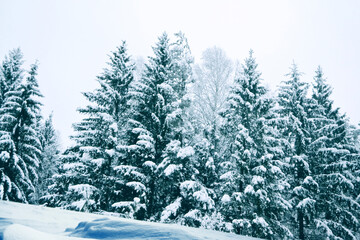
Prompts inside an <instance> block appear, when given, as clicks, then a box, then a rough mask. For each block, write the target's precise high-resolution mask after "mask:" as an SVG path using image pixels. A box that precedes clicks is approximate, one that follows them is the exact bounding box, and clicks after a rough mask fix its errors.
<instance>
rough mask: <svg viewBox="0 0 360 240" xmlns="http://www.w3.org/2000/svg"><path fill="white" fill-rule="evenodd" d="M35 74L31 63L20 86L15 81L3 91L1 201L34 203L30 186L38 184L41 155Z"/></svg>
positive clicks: (35, 69) (0, 136)
mask: <svg viewBox="0 0 360 240" xmlns="http://www.w3.org/2000/svg"><path fill="white" fill-rule="evenodd" d="M19 55H21V54H20V53H19ZM16 56H17V55H16ZM19 61H20V62H21V60H19ZM18 72H21V70H18ZM36 75H37V65H36V64H34V65H32V66H31V69H30V71H29V72H28V77H27V78H26V80H25V81H24V82H23V83H20V79H19V80H18V81H19V85H17V86H13V89H12V90H9V91H8V92H6V94H5V99H4V102H3V105H2V107H1V109H0V129H1V132H0V139H1V140H0V149H1V167H0V169H1V178H0V179H1V191H0V192H1V196H0V197H1V199H6V200H14V201H21V202H28V201H30V202H34V201H35V200H36V199H35V196H36V195H34V192H35V187H34V185H35V184H36V183H37V181H38V174H37V168H38V167H39V161H40V156H41V144H40V140H39V138H38V134H37V130H36V127H37V125H38V122H37V121H38V120H39V119H40V106H41V103H40V102H39V97H42V95H41V94H40V92H39V89H38V84H37V80H36Z"/></svg>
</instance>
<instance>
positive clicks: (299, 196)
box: [278, 64, 318, 239]
mask: <svg viewBox="0 0 360 240" xmlns="http://www.w3.org/2000/svg"><path fill="white" fill-rule="evenodd" d="M287 76H288V77H289V79H288V80H287V81H284V82H283V85H282V86H280V89H279V96H278V99H279V102H278V103H279V105H280V115H281V117H282V118H283V119H284V120H285V121H284V124H283V127H282V130H283V131H282V132H283V136H284V137H285V139H286V140H287V141H288V142H289V144H290V146H291V151H290V152H288V156H289V157H290V169H289V170H290V171H289V172H288V176H289V183H290V185H291V196H290V198H291V200H290V202H291V204H292V205H293V209H294V214H293V222H294V223H296V224H295V225H294V227H295V226H297V227H295V229H294V231H295V232H297V234H298V236H299V239H305V236H306V235H307V234H308V233H307V232H306V230H309V229H310V228H312V227H313V221H312V220H313V217H314V211H315V202H316V201H315V195H316V194H317V191H318V184H317V183H316V181H315V180H314V179H313V177H312V172H311V169H310V166H309V161H310V160H311V159H309V149H308V145H309V144H310V143H311V141H312V136H311V129H312V128H311V127H312V122H313V119H312V118H311V115H310V113H309V112H310V109H311V105H310V103H309V99H308V98H307V97H306V95H307V90H308V84H307V83H305V82H302V81H301V80H300V77H301V73H300V72H299V71H298V69H297V66H296V65H295V64H293V66H292V68H291V71H290V73H289V74H288V75H287ZM296 229H297V230H296ZM309 231H310V232H311V230H309Z"/></svg>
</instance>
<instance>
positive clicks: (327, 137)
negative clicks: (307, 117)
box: [310, 67, 360, 239]
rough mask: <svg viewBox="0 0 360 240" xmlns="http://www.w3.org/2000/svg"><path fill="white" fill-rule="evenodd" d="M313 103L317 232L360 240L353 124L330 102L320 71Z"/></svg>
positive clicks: (313, 162) (322, 236)
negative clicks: (315, 118) (351, 125)
mask: <svg viewBox="0 0 360 240" xmlns="http://www.w3.org/2000/svg"><path fill="white" fill-rule="evenodd" d="M314 80H315V84H314V85H313V94H312V99H313V100H314V105H315V106H316V113H317V119H320V120H321V121H319V120H318V121H316V131H314V135H315V140H314V141H313V142H312V144H311V145H310V147H311V149H312V151H313V152H312V153H313V154H312V156H311V161H310V167H311V169H312V171H313V174H314V178H315V180H316V181H317V183H318V184H319V194H318V195H317V209H316V210H317V219H316V223H317V229H319V230H320V233H319V237H321V238H324V237H326V238H329V239H357V237H358V236H359V234H360V232H359V230H358V229H359V228H360V225H359V224H360V223H359V219H360V214H359V213H360V205H359V202H357V201H356V199H355V198H356V188H355V186H356V177H357V176H356V175H355V172H356V169H359V168H358V161H359V159H360V157H359V153H358V151H357V149H356V146H355V143H354V142H353V139H352V136H351V133H350V131H349V130H350V129H349V123H348V122H347V120H346V119H345V116H342V115H340V113H339V109H337V108H334V107H333V101H332V100H331V99H330V96H331V93H332V89H331V87H330V85H329V84H328V83H327V82H326V79H325V78H324V75H323V72H322V69H321V68H320V67H318V69H317V70H316V75H315V77H314Z"/></svg>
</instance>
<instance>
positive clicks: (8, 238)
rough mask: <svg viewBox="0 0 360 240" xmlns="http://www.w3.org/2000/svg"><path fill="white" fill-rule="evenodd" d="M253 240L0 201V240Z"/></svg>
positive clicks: (212, 232) (205, 231) (214, 232)
mask: <svg viewBox="0 0 360 240" xmlns="http://www.w3.org/2000/svg"><path fill="white" fill-rule="evenodd" d="M35 239H36V240H42V239H44V240H76V239H109V240H110V239H111V240H114V239H124V240H126V239H160V240H161V239H174V240H177V239H179V240H180V239H185V240H200V239H209V240H210V239H219V240H230V239H234V240H236V239H239V240H240V239H242V240H249V239H254V238H250V237H243V236H239V235H235V234H228V233H221V232H216V231H210V230H204V229H196V228H189V227H184V226H178V225H173V224H160V223H151V222H143V221H136V220H130V219H123V218H117V217H112V216H103V215H96V214H89V213H80V212H72V211H66V210H60V209H53V208H46V207H42V206H33V205H26V204H20V203H13V202H5V201H0V240H35Z"/></svg>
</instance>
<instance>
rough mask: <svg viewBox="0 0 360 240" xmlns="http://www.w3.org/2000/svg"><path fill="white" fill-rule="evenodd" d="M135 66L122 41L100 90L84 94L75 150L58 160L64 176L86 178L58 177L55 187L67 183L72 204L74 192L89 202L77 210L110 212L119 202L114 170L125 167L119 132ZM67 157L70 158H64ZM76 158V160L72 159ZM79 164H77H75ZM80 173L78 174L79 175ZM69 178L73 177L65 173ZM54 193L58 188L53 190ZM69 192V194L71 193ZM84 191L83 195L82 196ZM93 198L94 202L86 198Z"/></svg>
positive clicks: (124, 120)
mask: <svg viewBox="0 0 360 240" xmlns="http://www.w3.org/2000/svg"><path fill="white" fill-rule="evenodd" d="M133 71H134V64H133V63H132V62H131V59H130V57H129V56H128V54H127V49H126V44H125V42H123V43H122V45H120V47H118V48H117V50H116V51H114V52H112V54H111V56H110V61H109V62H108V68H106V69H104V72H103V73H102V74H101V75H100V76H98V79H97V80H98V83H99V85H100V86H99V88H97V89H96V90H95V91H94V92H87V93H84V96H85V98H86V99H87V100H88V101H89V102H90V103H91V104H89V105H88V106H86V107H85V108H80V109H79V112H80V113H82V114H84V115H86V117H85V118H84V119H83V120H82V121H81V122H80V123H78V124H75V125H74V129H75V132H76V134H75V136H74V137H73V139H74V140H75V141H76V147H75V148H72V149H69V150H68V151H67V152H66V153H67V154H65V155H64V156H63V157H62V158H61V159H63V161H65V162H64V164H66V163H71V164H67V165H66V166H67V168H66V169H63V170H62V173H63V175H64V174H65V175H66V174H67V173H68V172H69V171H70V172H72V173H73V174H75V173H76V172H77V173H78V174H79V175H85V176H87V177H85V178H81V179H78V178H77V177H75V178H74V180H75V181H73V182H72V180H71V179H66V176H65V178H64V177H62V176H57V180H58V181H59V182H58V183H57V184H58V185H59V186H60V185H63V184H64V183H63V181H68V182H69V183H68V186H67V188H68V189H67V190H66V192H67V193H68V194H69V196H68V199H70V200H66V199H65V201H71V197H73V193H74V192H78V198H80V199H82V202H83V203H84V201H86V202H87V203H91V204H92V207H91V209H90V208H80V209H77V210H99V209H102V210H105V211H110V210H112V208H113V207H112V204H113V203H115V202H117V201H119V199H121V198H122V197H123V196H119V194H121V193H119V190H118V189H119V188H121V186H119V185H122V182H121V181H120V180H119V178H120V179H121V178H122V177H123V176H121V174H122V173H119V174H120V175H119V174H116V172H115V170H116V169H115V167H116V166H118V165H119V164H124V163H123V162H119V161H121V157H120V155H121V154H122V149H121V147H120V148H119V146H121V145H122V142H121V141H122V138H123V136H124V133H123V132H122V131H121V129H123V128H124V126H125V124H126V119H127V114H128V111H129V109H128V89H129V86H130V84H131V82H132V81H133ZM67 155H69V156H67ZM74 159H75V160H74ZM76 161H79V164H81V166H79V165H78V164H75V163H76ZM79 171H80V172H79ZM68 175H72V174H68ZM53 189H54V191H55V193H53V194H55V195H56V191H58V190H59V189H60V188H57V187H54V188H53ZM70 190H71V191H70ZM84 192H86V194H84ZM91 196H92V197H94V199H90V200H92V201H89V200H88V198H89V197H90V198H91Z"/></svg>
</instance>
